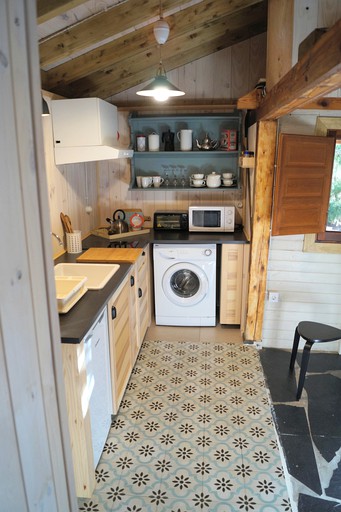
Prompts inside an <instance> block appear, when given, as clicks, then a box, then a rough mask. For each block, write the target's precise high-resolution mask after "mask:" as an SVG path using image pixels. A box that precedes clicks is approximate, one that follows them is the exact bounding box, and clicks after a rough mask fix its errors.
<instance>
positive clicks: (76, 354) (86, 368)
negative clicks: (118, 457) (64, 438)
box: [62, 309, 112, 498]
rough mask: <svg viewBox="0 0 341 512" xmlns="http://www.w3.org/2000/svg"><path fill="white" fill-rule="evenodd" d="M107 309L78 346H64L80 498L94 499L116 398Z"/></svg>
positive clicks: (67, 396)
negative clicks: (111, 370) (112, 386)
mask: <svg viewBox="0 0 341 512" xmlns="http://www.w3.org/2000/svg"><path fill="white" fill-rule="evenodd" d="M107 326H108V322H107V314H106V309H104V310H103V311H102V313H101V314H100V315H99V318H98V319H97V320H96V322H95V323H94V325H93V326H92V327H91V329H90V330H89V332H88V333H87V335H86V336H85V337H84V339H83V340H82V341H81V342H80V343H78V344H69V343H63V344H62V358H63V371H64V382H65V394H66V404H67V411H68V420H69V432H70V440H71V450H72V460H73V468H74V477H75V486H76V494H77V496H79V497H86V498H88V497H90V496H91V495H92V493H93V490H94V488H95V468H96V466H97V464H98V461H99V458H100V456H101V453H102V450H103V446H104V444H105V441H106V439H107V435H108V433H109V429H110V423H111V413H112V398H111V385H110V380H111V379H110V364H109V346H108V344H109V341H108V329H107Z"/></svg>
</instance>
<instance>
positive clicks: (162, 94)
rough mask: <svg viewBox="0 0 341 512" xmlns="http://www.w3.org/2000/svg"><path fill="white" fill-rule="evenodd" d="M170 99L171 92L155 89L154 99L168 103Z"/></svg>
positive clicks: (164, 89)
mask: <svg viewBox="0 0 341 512" xmlns="http://www.w3.org/2000/svg"><path fill="white" fill-rule="evenodd" d="M169 97H170V95H169V91H168V90H167V89H166V88H162V89H161V88H160V89H155V91H154V99H155V100H156V101H167V100H168V99H169Z"/></svg>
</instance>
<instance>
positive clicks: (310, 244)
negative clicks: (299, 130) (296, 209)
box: [303, 117, 341, 254]
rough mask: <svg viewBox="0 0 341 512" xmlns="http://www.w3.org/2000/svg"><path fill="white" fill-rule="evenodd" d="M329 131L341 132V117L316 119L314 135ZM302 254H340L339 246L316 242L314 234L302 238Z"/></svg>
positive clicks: (340, 247) (324, 133)
mask: <svg viewBox="0 0 341 512" xmlns="http://www.w3.org/2000/svg"><path fill="white" fill-rule="evenodd" d="M329 130H337V131H338V130H341V117H318V118H317V120H316V125H315V135H322V136H327V134H328V131H329ZM303 251H304V252H317V253H329V254H341V244H339V243H331V242H330V241H317V240H316V234H315V233H314V234H309V235H305V236H304V244H303Z"/></svg>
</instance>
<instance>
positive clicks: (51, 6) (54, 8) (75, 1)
mask: <svg viewBox="0 0 341 512" xmlns="http://www.w3.org/2000/svg"><path fill="white" fill-rule="evenodd" d="M85 1H86V0H37V23H38V25H40V24H41V23H44V22H45V21H48V20H51V19H52V18H55V17H56V16H59V15H60V14H64V13H65V12H66V11H69V10H70V9H74V8H75V7H77V6H78V5H81V4H84V3H85Z"/></svg>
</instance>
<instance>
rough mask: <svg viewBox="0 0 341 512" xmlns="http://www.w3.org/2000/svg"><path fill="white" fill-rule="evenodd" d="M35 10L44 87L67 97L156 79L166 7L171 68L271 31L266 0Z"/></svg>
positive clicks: (50, 1)
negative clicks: (157, 33) (157, 27)
mask: <svg viewBox="0 0 341 512" xmlns="http://www.w3.org/2000/svg"><path fill="white" fill-rule="evenodd" d="M94 6H95V7H96V8H94ZM37 10H38V37H39V53H40V65H41V77H42V87H43V89H45V90H47V91H51V92H54V93H57V94H60V95H62V96H65V97H67V98H75V97H77V98H80V97H91V96H92V97H99V98H103V99H107V98H108V97H110V96H112V95H114V94H117V93H119V92H122V91H124V90H126V89H129V88H131V87H134V86H137V85H139V84H141V83H143V82H145V81H148V80H151V79H152V78H153V77H154V76H155V73H156V71H157V67H158V64H159V60H160V48H159V47H158V45H157V43H156V41H155V38H154V35H153V25H154V23H155V22H156V21H157V20H158V19H159V17H160V12H162V14H163V18H164V19H165V20H166V21H167V22H168V24H169V27H170V34H169V38H168V41H167V42H166V43H165V44H164V45H163V46H162V49H161V52H162V61H163V64H164V66H165V68H166V70H168V71H170V70H172V69H175V68H178V67H180V66H183V65H185V64H188V63H190V62H192V61H195V60H196V59H200V58H202V57H205V56H207V55H210V54H212V53H214V52H217V51H219V50H222V49H224V48H227V47H229V46H231V45H234V44H236V43H238V42H241V41H244V40H246V39H249V38H250V37H253V36H255V35H258V34H260V33H263V32H265V31H266V29H267V0H229V1H228V0H188V1H184V0H163V1H162V3H161V6H160V0H144V1H143V2H142V0H123V1H120V0H111V1H110V0H107V1H106V2H104V1H101V2H99V1H97V2H96V1H93V0H92V1H91V2H89V1H88V2H82V1H80V0H37Z"/></svg>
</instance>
